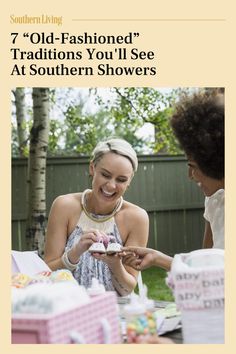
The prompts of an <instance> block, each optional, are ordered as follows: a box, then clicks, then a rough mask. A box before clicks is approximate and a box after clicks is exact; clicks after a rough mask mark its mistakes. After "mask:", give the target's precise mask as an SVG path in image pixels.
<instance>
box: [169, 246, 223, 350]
mask: <svg viewBox="0 0 236 354" xmlns="http://www.w3.org/2000/svg"><path fill="white" fill-rule="evenodd" d="M167 284H168V286H169V287H170V288H172V290H173V294H174V297H175V302H176V304H177V306H178V308H179V309H180V310H181V313H182V326H183V338H184V343H202V344H204V343H224V250H221V249H202V250H197V251H193V252H190V253H182V254H177V255H175V257H174V260H173V263H172V266H171V271H170V272H169V273H168V277H167Z"/></svg>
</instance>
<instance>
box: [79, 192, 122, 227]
mask: <svg viewBox="0 0 236 354" xmlns="http://www.w3.org/2000/svg"><path fill="white" fill-rule="evenodd" d="M88 192H91V189H86V190H85V191H84V192H83V194H82V196H81V205H82V208H83V211H84V213H85V214H86V215H87V217H88V218H89V219H91V220H93V221H96V222H104V221H107V220H109V219H111V218H112V217H113V216H114V215H115V214H116V213H117V212H118V211H119V210H120V208H121V207H122V204H123V197H122V196H121V197H120V198H119V200H118V202H117V204H116V206H115V208H114V209H113V210H112V212H111V213H110V214H107V215H105V216H104V217H100V216H101V215H99V218H97V217H95V216H93V214H91V213H90V212H89V211H88V210H87V207H86V194H87V193H88Z"/></svg>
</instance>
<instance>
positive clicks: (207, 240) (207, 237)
mask: <svg viewBox="0 0 236 354" xmlns="http://www.w3.org/2000/svg"><path fill="white" fill-rule="evenodd" d="M212 247H213V235H212V230H211V225H210V223H209V221H205V231H204V237H203V244H202V248H212Z"/></svg>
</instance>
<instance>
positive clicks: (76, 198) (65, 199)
mask: <svg viewBox="0 0 236 354" xmlns="http://www.w3.org/2000/svg"><path fill="white" fill-rule="evenodd" d="M80 200H81V193H69V194H64V195H60V196H58V197H57V198H56V199H55V200H54V201H53V204H52V208H53V209H64V208H70V209H71V208H72V209H73V208H76V209H77V208H79V207H80ZM65 210H66V209H64V211H65Z"/></svg>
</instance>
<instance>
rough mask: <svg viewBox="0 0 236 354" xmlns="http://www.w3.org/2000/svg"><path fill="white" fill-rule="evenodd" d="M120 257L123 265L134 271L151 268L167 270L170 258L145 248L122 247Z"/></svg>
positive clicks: (170, 261) (169, 265)
mask: <svg viewBox="0 0 236 354" xmlns="http://www.w3.org/2000/svg"><path fill="white" fill-rule="evenodd" d="M122 251H123V252H122V253H121V254H120V257H122V261H123V263H124V264H126V265H128V266H130V267H132V268H134V269H136V270H144V269H147V268H149V267H152V266H158V267H161V268H164V269H166V270H169V269H170V267H171V263H172V258H171V257H169V256H167V255H166V254H164V253H162V252H159V251H156V250H153V249H152V248H145V247H132V246H129V247H123V248H122Z"/></svg>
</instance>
